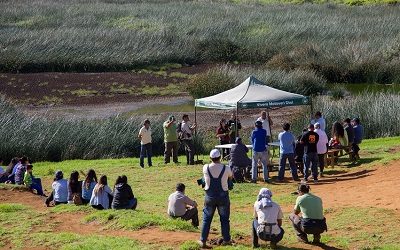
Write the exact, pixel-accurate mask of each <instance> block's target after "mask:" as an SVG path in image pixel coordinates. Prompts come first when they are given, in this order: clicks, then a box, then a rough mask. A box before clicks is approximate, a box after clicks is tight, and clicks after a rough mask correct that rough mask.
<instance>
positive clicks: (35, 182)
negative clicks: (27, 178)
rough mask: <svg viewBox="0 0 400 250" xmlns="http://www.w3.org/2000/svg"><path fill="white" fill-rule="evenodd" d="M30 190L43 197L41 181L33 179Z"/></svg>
mask: <svg viewBox="0 0 400 250" xmlns="http://www.w3.org/2000/svg"><path fill="white" fill-rule="evenodd" d="M30 189H34V190H36V192H37V194H38V195H43V188H42V180H41V179H40V178H33V179H32V184H31V186H30Z"/></svg>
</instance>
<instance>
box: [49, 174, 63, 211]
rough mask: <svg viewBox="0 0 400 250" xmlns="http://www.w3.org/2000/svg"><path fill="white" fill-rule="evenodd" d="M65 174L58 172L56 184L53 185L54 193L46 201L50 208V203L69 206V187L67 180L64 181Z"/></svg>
mask: <svg viewBox="0 0 400 250" xmlns="http://www.w3.org/2000/svg"><path fill="white" fill-rule="evenodd" d="M63 178H64V174H63V172H62V171H61V170H57V171H56V174H55V177H54V182H53V184H51V187H52V188H53V191H52V192H51V194H50V196H49V197H48V198H47V199H46V206H48V207H49V206H50V202H52V201H53V202H54V205H59V204H67V203H68V185H67V180H66V179H63Z"/></svg>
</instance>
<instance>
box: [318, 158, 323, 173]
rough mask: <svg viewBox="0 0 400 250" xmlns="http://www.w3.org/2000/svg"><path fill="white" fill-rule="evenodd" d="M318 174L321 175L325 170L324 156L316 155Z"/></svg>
mask: <svg viewBox="0 0 400 250" xmlns="http://www.w3.org/2000/svg"><path fill="white" fill-rule="evenodd" d="M318 165H319V172H320V173H321V174H322V173H323V172H324V168H325V154H318Z"/></svg>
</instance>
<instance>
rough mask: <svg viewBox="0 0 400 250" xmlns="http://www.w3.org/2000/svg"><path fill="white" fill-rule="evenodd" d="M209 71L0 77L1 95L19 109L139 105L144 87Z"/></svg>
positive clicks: (203, 67) (192, 68) (200, 67)
mask: <svg viewBox="0 0 400 250" xmlns="http://www.w3.org/2000/svg"><path fill="white" fill-rule="evenodd" d="M210 67H212V65H207V64H204V65H196V66H185V67H181V68H178V69H167V70H162V71H140V72H105V73H59V72H49V73H26V74H11V73H1V74H0V94H3V95H5V96H7V97H8V98H9V99H11V100H14V101H15V102H16V103H18V104H19V105H21V106H43V105H51V106H60V105H78V106H82V105H95V104H106V103H126V102H138V101H141V100H143V99H146V96H147V95H146V94H145V93H143V92H142V91H141V90H142V88H144V87H154V86H156V87H166V86H168V85H169V84H178V85H179V84H182V83H183V82H185V81H186V76H188V75H192V74H196V73H200V72H204V71H206V70H208V69H209V68H210ZM178 93H179V91H176V94H178ZM155 95H156V94H155ZM169 96H174V94H173V93H171V94H169Z"/></svg>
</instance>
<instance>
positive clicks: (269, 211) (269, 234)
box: [252, 188, 285, 249]
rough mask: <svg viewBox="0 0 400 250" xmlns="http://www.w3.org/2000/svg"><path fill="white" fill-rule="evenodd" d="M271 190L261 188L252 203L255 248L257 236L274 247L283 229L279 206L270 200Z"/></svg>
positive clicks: (282, 233)
mask: <svg viewBox="0 0 400 250" xmlns="http://www.w3.org/2000/svg"><path fill="white" fill-rule="evenodd" d="M271 197H272V192H271V190H269V189H268V188H261V190H260V192H259V193H258V196H257V200H256V202H255V203H254V220H253V223H252V228H253V230H252V231H253V233H252V235H253V247H254V248H257V247H259V246H260V245H259V244H258V238H260V239H262V240H265V241H270V242H271V248H272V249H275V248H276V247H277V245H276V244H277V243H278V242H279V241H281V240H282V238H283V235H284V233H285V231H284V230H283V228H282V219H283V213H282V209H281V207H280V206H279V205H278V204H277V203H275V202H273V201H272V199H271Z"/></svg>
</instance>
